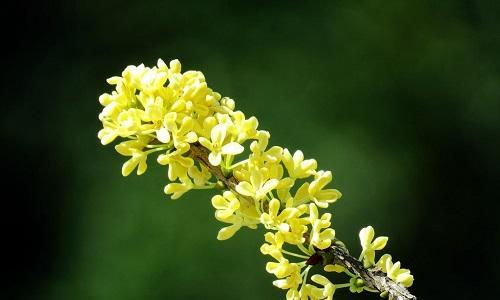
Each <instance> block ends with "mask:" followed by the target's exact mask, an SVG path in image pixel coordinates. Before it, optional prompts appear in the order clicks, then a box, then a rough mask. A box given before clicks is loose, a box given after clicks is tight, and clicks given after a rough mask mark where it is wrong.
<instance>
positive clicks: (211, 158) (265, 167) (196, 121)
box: [98, 59, 413, 299]
mask: <svg viewBox="0 0 500 300" xmlns="http://www.w3.org/2000/svg"><path fill="white" fill-rule="evenodd" d="M107 81H108V83H109V84H111V85H115V91H113V92H112V93H111V94H108V93H106V94H103V95H101V96H100V98H99V101H100V103H101V104H102V105H103V106H104V109H103V110H102V112H101V113H100V115H99V119H100V121H101V122H102V124H103V129H101V130H100V131H99V133H98V137H99V139H100V140H101V142H102V144H104V145H106V144H109V143H111V142H113V141H114V140H115V139H116V138H118V137H120V138H122V141H120V143H119V144H118V145H116V146H115V149H116V151H117V152H118V153H120V154H121V155H124V156H128V157H130V158H129V159H128V160H127V161H126V162H125V163H124V164H123V167H122V174H123V175H124V176H127V175H129V174H130V173H132V172H133V171H134V170H136V173H137V174H138V175H141V174H143V173H144V172H145V171H146V169H147V160H148V157H149V155H151V154H153V153H156V154H157V155H158V156H157V157H156V160H157V162H158V163H159V164H161V165H165V166H168V179H169V181H170V183H168V184H167V185H166V186H165V189H164V191H165V193H166V194H168V195H170V196H171V198H172V199H178V198H179V197H181V196H182V195H183V194H184V193H186V192H188V191H189V190H191V189H212V188H216V187H220V186H221V182H220V178H217V176H214V175H216V174H213V172H211V170H212V169H213V168H217V169H218V170H220V171H221V173H222V174H224V176H226V177H227V178H229V177H231V178H233V179H234V182H236V183H235V184H234V186H228V185H225V186H224V188H223V189H224V190H223V191H222V192H221V194H217V195H215V196H213V198H212V205H213V207H214V208H215V209H216V211H215V218H216V219H217V220H219V221H221V222H223V223H225V224H226V225H225V226H224V227H223V228H222V229H220V231H219V233H218V235H217V238H218V239H219V240H226V239H229V238H231V237H232V236H233V235H234V234H235V233H236V232H237V231H238V230H240V229H241V228H243V227H248V228H252V229H254V228H257V226H258V225H259V224H261V225H262V226H264V227H265V228H266V229H267V233H266V234H265V243H264V244H263V245H262V247H261V248H260V250H261V252H262V253H263V254H265V255H269V256H270V257H272V261H270V262H268V263H267V265H266V270H267V272H269V273H271V274H274V275H275V276H276V277H277V279H276V280H275V281H274V282H273V284H274V285H275V286H277V287H278V288H281V289H285V290H287V294H286V295H287V299H332V297H333V294H334V293H335V290H336V289H337V288H341V287H348V286H351V288H352V286H353V284H344V285H342V284H341V285H336V284H333V283H332V282H331V281H330V280H329V279H327V278H326V277H325V276H323V275H320V274H314V275H312V276H310V278H309V280H308V273H309V271H310V269H311V267H312V266H311V265H308V264H307V260H308V259H309V258H310V257H311V256H312V255H313V254H314V253H316V251H318V250H323V249H326V248H329V247H330V246H331V245H332V243H333V242H334V240H335V230H334V229H332V228H331V219H332V215H331V214H330V213H321V212H320V210H319V209H325V208H328V207H329V205H330V204H332V203H335V202H336V201H337V200H338V199H339V198H340V197H341V193H340V192H339V191H338V190H336V189H332V188H327V185H328V184H329V183H330V182H331V181H332V173H331V172H330V171H325V170H318V169H317V162H316V160H314V159H305V158H304V154H303V153H302V152H301V151H300V150H298V151H295V152H293V153H292V152H291V151H289V150H288V149H286V148H282V147H279V146H273V147H270V146H269V138H270V134H269V132H267V131H264V130H259V129H258V120H257V119H256V118H255V117H246V116H245V115H244V113H243V112H241V111H238V110H236V109H235V102H234V101H233V100H232V99H230V98H226V97H224V98H223V97H221V95H220V94H219V93H217V92H214V91H213V90H212V89H210V88H209V87H208V86H207V83H206V81H205V77H204V75H203V74H202V73H201V72H198V71H187V72H184V73H182V72H181V64H180V62H179V61H178V60H173V61H171V62H170V63H169V65H168V66H167V64H165V63H164V62H163V61H162V60H161V59H160V60H158V63H157V66H155V67H153V68H148V67H145V66H144V65H139V66H128V67H127V68H126V69H125V70H124V71H123V73H122V76H121V77H118V76H117V77H111V78H109V79H108V80H107ZM195 148H196V149H200V148H203V149H204V150H205V151H206V153H208V155H207V157H206V160H203V161H200V160H198V159H196V157H195V156H193V155H192V152H193V150H194V149H195ZM245 149H246V150H247V151H245ZM214 177H215V178H214ZM218 180H219V181H218ZM373 235H374V233H373V228H371V227H369V228H365V229H363V230H362V231H361V233H360V238H361V243H362V247H363V252H362V255H361V258H360V260H363V262H364V264H365V266H366V267H371V266H375V261H374V259H375V250H380V249H382V248H383V247H384V246H385V243H386V242H387V238H377V239H375V241H373V242H372V240H373ZM376 265H377V266H380V269H381V270H383V271H384V272H386V273H387V274H388V275H389V276H390V278H391V279H393V280H395V281H397V282H400V283H402V284H403V285H405V286H408V285H410V284H411V282H412V280H413V277H412V276H411V275H409V271H407V270H405V269H400V268H399V262H398V263H396V264H392V260H391V257H390V256H387V255H386V256H383V257H382V258H381V260H380V261H379V262H378V263H377V264H376ZM325 271H326V272H331V271H334V272H345V273H346V274H348V275H349V276H351V277H352V278H353V279H354V281H353V282H354V285H356V287H355V289H354V290H355V291H361V290H363V286H362V282H361V283H359V278H356V277H355V276H354V275H353V274H351V273H349V272H348V271H346V270H345V269H344V268H342V267H340V266H338V265H327V266H325ZM351 281H352V280H351ZM356 282H357V283H356ZM351 290H352V289H351Z"/></svg>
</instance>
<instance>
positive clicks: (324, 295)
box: [308, 274, 335, 300]
mask: <svg viewBox="0 0 500 300" xmlns="http://www.w3.org/2000/svg"><path fill="white" fill-rule="evenodd" d="M311 280H312V281H313V282H315V283H317V284H319V285H322V286H323V288H318V287H316V286H314V285H312V284H308V287H309V293H310V295H311V296H312V297H313V298H315V299H325V300H332V298H333V294H334V293H335V285H334V284H333V283H331V282H330V280H328V279H327V278H326V277H325V276H322V275H319V274H314V275H313V276H311Z"/></svg>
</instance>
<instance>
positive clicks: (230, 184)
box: [189, 143, 417, 300]
mask: <svg viewBox="0 0 500 300" xmlns="http://www.w3.org/2000/svg"><path fill="white" fill-rule="evenodd" d="M190 146H191V148H190V153H189V155H190V156H191V157H192V158H193V159H195V160H197V161H198V162H199V163H200V164H202V165H203V166H205V167H206V168H207V169H208V170H209V171H210V172H211V173H212V174H213V175H214V176H215V177H216V178H217V180H219V181H221V182H222V183H224V185H225V186H226V187H227V188H228V189H230V190H231V191H233V192H234V193H235V194H238V196H239V198H242V199H243V200H245V201H246V202H248V203H247V204H249V205H254V201H253V199H252V198H250V197H247V196H243V195H241V194H239V193H238V192H236V186H237V185H238V183H239V182H238V180H237V179H236V178H235V177H234V176H233V175H232V174H229V175H228V176H225V175H224V173H223V172H222V169H221V168H220V167H215V166H212V165H211V164H210V162H209V161H208V154H209V153H210V151H209V150H208V149H207V148H205V147H203V146H202V145H200V144H199V143H194V144H191V145H190ZM306 238H307V237H306ZM307 263H308V264H310V265H315V264H318V263H322V264H323V265H328V264H336V265H341V266H343V267H344V268H346V269H347V270H348V271H350V272H351V273H353V274H355V275H356V276H359V277H360V278H361V279H363V281H364V284H365V286H366V287H368V288H370V289H374V290H377V291H379V292H381V293H383V292H387V294H388V297H389V299H390V300H416V299H417V297H415V296H413V295H412V294H410V292H408V290H407V289H406V288H404V287H403V286H401V285H400V284H398V283H396V282H394V281H393V280H391V279H390V278H389V277H387V275H386V274H385V273H383V272H381V271H379V270H377V269H374V268H365V267H364V266H363V263H362V262H360V261H359V260H357V259H356V258H354V257H352V256H351V255H350V254H349V253H348V252H347V250H346V249H345V248H343V247H341V246H338V245H336V244H334V245H332V246H331V247H329V248H327V249H324V250H317V251H316V253H315V254H313V255H312V256H311V257H310V258H309V260H308V261H307Z"/></svg>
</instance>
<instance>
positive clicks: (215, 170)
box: [189, 143, 254, 205]
mask: <svg viewBox="0 0 500 300" xmlns="http://www.w3.org/2000/svg"><path fill="white" fill-rule="evenodd" d="M189 150H190V152H189V156H191V158H193V159H194V160H197V161H198V162H199V163H200V164H202V165H203V166H205V167H206V168H207V169H208V170H209V171H210V173H212V175H214V176H215V178H217V180H219V181H221V182H222V183H224V185H225V186H226V187H227V188H228V189H230V190H231V191H233V192H234V193H235V194H238V192H236V186H237V185H238V183H239V182H238V179H236V178H235V177H234V176H233V175H232V174H230V175H228V176H225V175H224V173H223V172H222V169H221V168H220V167H218V166H217V167H215V166H212V165H211V164H210V162H209V161H208V154H210V151H209V150H208V149H207V148H205V147H203V146H202V145H201V144H199V143H194V144H191V145H190V149H189ZM238 196H239V198H242V199H243V200H245V201H247V202H248V203H247V204H249V205H254V201H253V199H252V198H250V197H247V196H243V195H240V194H238Z"/></svg>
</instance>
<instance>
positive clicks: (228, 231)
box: [217, 215, 243, 241]
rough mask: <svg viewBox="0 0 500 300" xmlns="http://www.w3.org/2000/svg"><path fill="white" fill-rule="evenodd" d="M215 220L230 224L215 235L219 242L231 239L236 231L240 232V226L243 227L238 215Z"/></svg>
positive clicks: (241, 219)
mask: <svg viewBox="0 0 500 300" xmlns="http://www.w3.org/2000/svg"><path fill="white" fill-rule="evenodd" d="M217 220H219V221H221V222H224V223H229V224H231V225H229V226H227V227H223V228H221V229H220V230H219V233H218V234H217V239H218V240H219V241H223V240H227V239H229V238H231V237H232V236H233V235H234V234H235V233H236V232H237V231H238V230H240V228H241V226H242V225H243V224H242V223H243V218H242V217H241V216H239V215H231V216H229V217H227V218H224V219H221V218H218V219H217Z"/></svg>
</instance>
